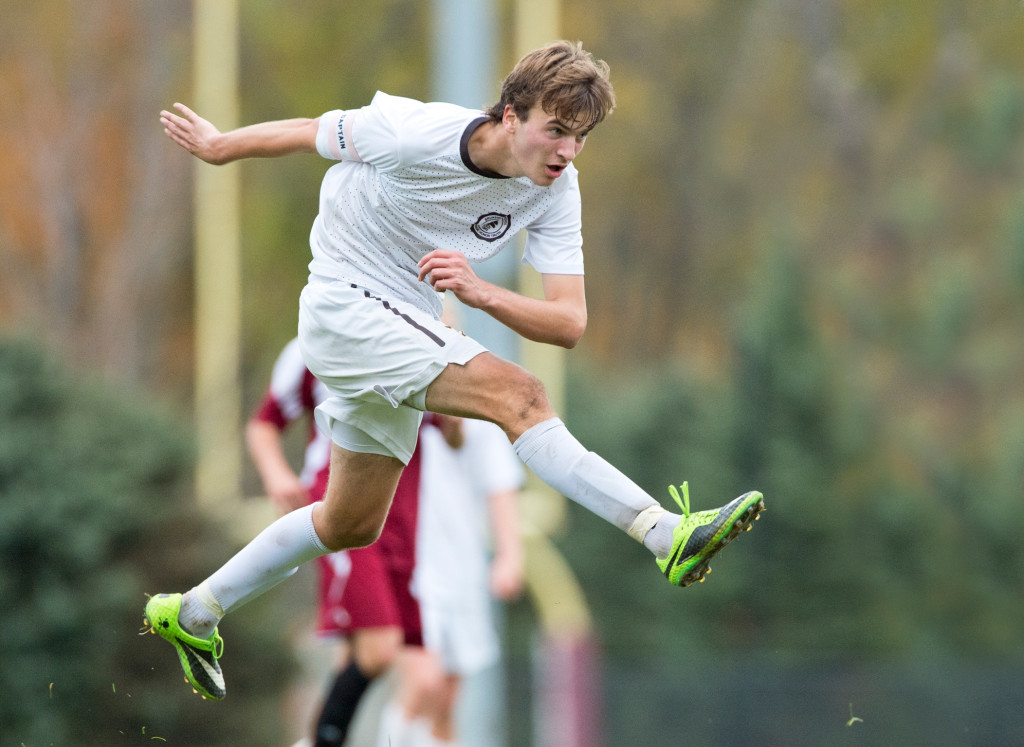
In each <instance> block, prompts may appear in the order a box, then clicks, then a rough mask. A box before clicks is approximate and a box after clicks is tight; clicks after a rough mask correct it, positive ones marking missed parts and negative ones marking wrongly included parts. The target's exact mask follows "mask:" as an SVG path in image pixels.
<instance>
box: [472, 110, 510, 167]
mask: <svg viewBox="0 0 1024 747" xmlns="http://www.w3.org/2000/svg"><path fill="white" fill-rule="evenodd" d="M509 146H510V144H509V134H508V133H507V132H506V131H505V128H504V127H502V125H501V123H500V122H493V121H492V122H485V123H484V124H482V125H480V126H479V127H477V128H476V131H475V132H474V133H473V134H472V135H471V136H470V138H469V143H468V144H467V148H468V150H469V158H470V160H471V161H472V162H473V164H474V165H475V166H476V167H477V168H479V169H482V170H484V171H492V172H494V173H495V174H501V175H502V176H508V177H516V176H521V174H518V173H516V171H517V169H516V167H515V161H514V160H513V158H512V149H511V148H510V147H509Z"/></svg>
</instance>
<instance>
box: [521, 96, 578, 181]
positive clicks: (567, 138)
mask: <svg viewBox="0 0 1024 747" xmlns="http://www.w3.org/2000/svg"><path fill="white" fill-rule="evenodd" d="M505 116H506V120H507V121H509V119H510V118H511V120H510V121H511V124H512V156H513V157H514V158H515V160H516V163H517V164H518V166H519V169H520V171H521V174H520V175H521V176H526V177H529V178H530V181H532V182H533V183H534V184H537V185H539V186H541V187H547V186H549V185H551V184H552V183H553V182H554V181H555V179H557V178H558V177H560V176H561V175H562V172H563V171H565V167H566V166H568V165H569V164H570V163H572V160H573V159H574V158H576V156H577V155H579V152H580V151H581V150H583V145H584V143H585V142H586V139H587V134H588V133H589V132H590V128H587V129H585V130H584V129H581V128H580V127H574V126H573V123H567V122H563V121H561V120H559V119H558V117H556V116H554V115H553V114H548V113H547V112H545V111H544V110H543V109H542V108H541V107H540V106H539V105H538V106H534V107H533V108H532V109H530V113H529V117H528V118H527V119H526V120H522V119H519V118H517V117H516V116H515V114H514V113H513V112H511V107H509V111H507V112H506V115H505Z"/></svg>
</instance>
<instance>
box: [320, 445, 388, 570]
mask: <svg viewBox="0 0 1024 747" xmlns="http://www.w3.org/2000/svg"><path fill="white" fill-rule="evenodd" d="M404 467H405V465H403V464H402V462H401V460H400V459H397V458H396V457H393V456H388V455H385V454H368V453H362V452H355V451H349V450H348V449H343V448H342V447H340V446H338V445H337V444H331V473H330V478H329V479H328V481H327V491H326V493H325V495H324V499H323V501H322V502H321V503H320V504H319V507H320V511H319V512H318V513H317V514H314V527H315V528H316V531H317V534H318V535H319V536H320V540H321V541H322V542H323V543H324V544H325V545H326V546H327V547H328V548H329V549H331V550H342V549H348V548H350V547H363V546H365V545H368V544H370V543H372V542H375V541H376V539H377V537H379V536H380V531H381V528H382V527H383V526H384V519H385V518H387V514H388V509H389V508H390V507H391V499H392V498H393V497H394V495H395V487H396V486H397V485H398V479H399V478H400V477H401V476H402V470H403V469H404Z"/></svg>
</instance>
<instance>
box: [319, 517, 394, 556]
mask: <svg viewBox="0 0 1024 747" xmlns="http://www.w3.org/2000/svg"><path fill="white" fill-rule="evenodd" d="M383 529H384V523H383V522H382V521H378V520H377V519H376V517H364V518H362V519H350V520H348V521H344V522H341V521H327V522H325V524H324V526H322V527H317V534H318V535H319V536H320V541H321V542H322V543H323V545H324V547H326V548H327V549H328V550H330V551H331V552H338V551H339V550H354V549H356V548H358V547H367V546H368V545H372V544H373V543H374V542H376V541H377V540H378V539H380V533H381V531H382V530H383Z"/></svg>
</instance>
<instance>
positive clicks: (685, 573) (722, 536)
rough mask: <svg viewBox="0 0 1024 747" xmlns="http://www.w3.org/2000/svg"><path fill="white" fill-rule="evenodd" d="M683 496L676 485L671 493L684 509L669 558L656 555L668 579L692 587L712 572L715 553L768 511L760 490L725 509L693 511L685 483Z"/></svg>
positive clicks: (673, 533) (676, 583) (674, 533)
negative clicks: (712, 560) (712, 557)
mask: <svg viewBox="0 0 1024 747" xmlns="http://www.w3.org/2000/svg"><path fill="white" fill-rule="evenodd" d="M682 489H683V494H682V497H680V495H679V491H678V490H676V486H675V485H669V488H668V492H669V494H670V495H671V496H672V498H673V499H674V500H675V502H676V503H678V504H679V508H681V509H682V510H683V518H682V519H680V520H679V526H677V527H676V528H675V530H674V531H673V532H672V552H670V553H669V555H668V557H667V558H656V562H657V564H658V568H660V569H661V572H662V573H664V574H665V578H667V579H668V580H669V581H671V582H672V583H673V584H675V585H676V586H689V585H690V584H692V583H693V582H694V581H703V580H704V576H705V574H707V573H709V572H710V571H711V566H710V565H709V563H710V561H711V556H712V555H714V554H715V553H716V552H718V551H719V550H721V549H722V548H723V547H725V546H726V545H727V544H729V543H730V542H732V541H733V540H734V539H736V537H738V536H739V533H740V532H742V531H744V530H748V529H750V525H751V523H753V521H754V520H755V519H757V518H758V515H759V514H760V513H761V512H762V511H764V497H763V496H762V495H761V494H760V493H758V492H757V491H752V492H750V493H744V494H743V495H741V496H740V497H739V498H737V499H736V500H734V501H732V502H730V503H727V504H726V505H724V506H722V507H721V508H713V509H711V510H710V511H701V512H700V513H696V514H691V513H690V489H689V486H688V485H687V483H685V482H684V483H683V484H682Z"/></svg>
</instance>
